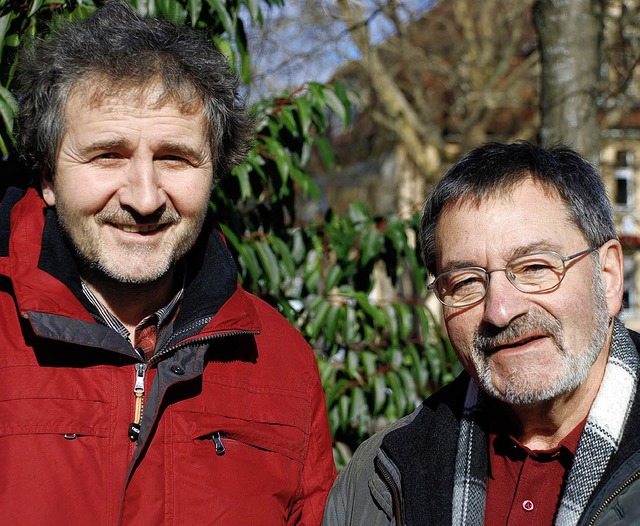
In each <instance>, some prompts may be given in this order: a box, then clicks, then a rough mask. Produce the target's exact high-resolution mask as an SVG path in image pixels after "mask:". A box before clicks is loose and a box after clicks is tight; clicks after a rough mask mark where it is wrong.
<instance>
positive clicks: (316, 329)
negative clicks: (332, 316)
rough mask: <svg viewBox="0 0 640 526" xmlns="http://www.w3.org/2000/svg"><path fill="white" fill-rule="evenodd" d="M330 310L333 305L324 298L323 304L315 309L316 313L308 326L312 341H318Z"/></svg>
mask: <svg viewBox="0 0 640 526" xmlns="http://www.w3.org/2000/svg"><path fill="white" fill-rule="evenodd" d="M330 308H331V304H330V303H329V302H328V301H325V300H324V298H322V299H321V303H320V304H319V306H318V307H317V308H316V309H315V312H313V315H312V318H311V321H310V322H309V323H308V324H307V334H308V336H309V337H310V338H311V339H312V340H314V339H316V338H317V337H318V335H319V334H320V333H321V332H322V329H323V328H324V321H325V319H326V318H327V314H328V313H329V309H330Z"/></svg>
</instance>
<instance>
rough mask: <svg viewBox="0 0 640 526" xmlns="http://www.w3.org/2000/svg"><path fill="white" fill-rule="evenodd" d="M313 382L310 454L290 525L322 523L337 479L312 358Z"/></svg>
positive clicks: (316, 524) (320, 391)
mask: <svg viewBox="0 0 640 526" xmlns="http://www.w3.org/2000/svg"><path fill="white" fill-rule="evenodd" d="M313 362H314V363H313V367H314V374H313V381H312V382H310V383H311V387H310V411H311V418H310V426H309V442H308V447H307V454H306V458H305V462H304V466H303V468H302V483H301V488H302V497H301V499H300V501H299V502H298V506H296V508H297V512H295V513H293V514H292V516H291V518H290V520H289V524H290V525H294V524H295V525H297V526H320V523H321V522H322V516H323V514H324V507H325V503H326V500H327V495H328V493H329V490H330V489H331V485H332V484H333V481H334V480H335V478H336V475H337V471H336V467H335V462H334V460H333V446H332V439H331V431H330V429H329V419H328V415H327V407H326V403H325V397H324V391H323V389H322V383H321V381H320V375H319V373H318V367H317V363H316V362H315V357H314V358H313Z"/></svg>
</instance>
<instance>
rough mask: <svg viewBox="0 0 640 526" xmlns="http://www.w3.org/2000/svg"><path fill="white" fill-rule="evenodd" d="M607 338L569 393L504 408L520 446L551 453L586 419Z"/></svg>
mask: <svg viewBox="0 0 640 526" xmlns="http://www.w3.org/2000/svg"><path fill="white" fill-rule="evenodd" d="M610 337H611V334H609V339H608V340H607V343H606V344H605V347H604V349H603V351H602V352H601V353H600V354H599V355H598V357H597V358H596V361H595V362H594V363H593V365H592V366H591V370H590V372H589V375H588V376H587V378H586V379H585V380H584V381H583V382H582V383H581V384H580V385H579V386H578V387H577V388H576V389H574V390H573V391H571V392H569V393H566V394H563V395H561V396H558V397H556V398H554V399H553V400H548V401H545V402H540V403H537V404H531V405H526V406H506V405H505V408H506V411H507V413H508V419H509V427H510V428H511V429H512V430H513V435H514V436H516V437H518V439H519V440H520V442H521V443H522V444H523V445H524V446H526V447H528V448H529V449H532V450H538V451H544V450H548V449H553V448H555V447H557V446H558V445H559V444H560V442H561V441H562V439H564V437H566V436H567V435H568V434H569V433H570V432H571V431H572V430H573V429H574V428H575V427H576V426H577V425H578V424H580V422H582V421H583V420H584V419H585V418H587V415H588V414H589V411H590V410H591V406H592V404H593V401H594V400H595V399H596V396H597V395H598V391H599V390H600V385H601V383H602V379H603V377H604V372H605V369H606V366H607V359H608V357H609V343H610Z"/></svg>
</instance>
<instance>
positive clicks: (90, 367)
mask: <svg viewBox="0 0 640 526" xmlns="http://www.w3.org/2000/svg"><path fill="white" fill-rule="evenodd" d="M16 86H17V88H16V91H17V93H18V96H19V100H20V104H21V106H20V114H19V118H18V145H19V147H20V149H21V152H22V154H23V155H24V156H25V158H26V159H27V160H28V161H29V162H31V163H32V165H33V166H34V167H36V168H37V169H38V170H39V172H40V174H41V178H40V185H39V188H38V189H35V188H30V189H28V190H27V191H26V192H23V191H18V190H15V189H11V190H9V191H8V192H7V194H6V195H5V196H4V199H3V202H2V205H1V207H0V377H1V378H2V380H1V381H0V495H2V498H1V499H0V517H2V523H3V524H20V525H44V524H51V525H58V524H60V525H62V524H64V525H75V524H77V525H87V524H92V525H117V524H135V525H136V526H140V525H160V524H175V525H186V524H191V525H199V524H216V525H224V526H227V525H239V526H246V525H265V526H274V525H278V524H283V525H284V524H287V525H291V524H304V525H317V524H319V523H320V521H321V519H322V512H323V508H324V501H325V497H326V494H327V492H328V490H329V488H330V486H331V483H332V481H333V479H334V477H335V467H334V464H333V457H332V450H331V437H330V434H329V429H328V421H327V417H326V411H325V404H324V396H323V391H322V385H321V383H320V379H319V375H318V372H317V366H316V362H315V358H314V355H313V352H312V351H311V349H310V348H309V347H308V345H307V344H306V342H305V341H304V339H303V338H302V337H301V336H300V335H299V334H298V333H297V332H296V331H295V329H294V328H293V327H291V326H290V325H289V324H288V323H287V322H286V321H285V320H284V319H283V318H282V317H281V316H280V315H279V314H277V313H276V312H275V311H274V310H273V309H272V308H270V307H269V306H267V305H266V304H265V303H263V302H262V301H260V300H259V299H257V298H256V297H254V296H252V295H250V294H248V293H247V292H245V291H244V290H242V288H241V287H240V286H239V285H238V284H237V271H236V268H235V265H234V262H233V260H232V258H231V255H230V253H229V252H228V250H227V248H226V246H225V243H224V241H223V239H222V237H221V235H220V234H219V232H218V231H217V230H216V229H215V225H214V222H213V220H212V218H211V217H209V215H208V214H207V209H208V200H209V196H210V192H211V188H212V186H213V185H214V184H215V183H216V182H217V180H218V179H219V178H220V177H221V176H222V175H223V174H224V173H225V172H227V171H228V170H229V169H230V168H231V167H232V166H233V165H235V164H238V163H239V162H241V161H242V160H243V158H244V156H245V154H246V152H247V150H248V148H249V146H250V140H249V137H250V133H251V128H252V122H251V119H250V118H249V117H248V116H247V113H246V111H245V108H244V106H243V104H242V103H241V102H240V99H239V97H238V93H237V81H236V79H235V78H234V77H233V76H232V75H231V74H230V73H229V70H228V65H227V63H226V61H225V60H224V58H223V57H222V55H221V54H220V53H218V52H217V51H215V50H214V49H213V48H212V46H211V45H210V43H209V42H208V41H207V40H206V39H205V38H204V36H203V35H200V34H198V33H196V32H194V31H192V30H190V29H185V28H182V27H179V26H177V25H174V24H171V23H168V22H165V21H161V20H152V19H145V18H143V17H141V16H139V15H138V14H137V13H135V12H134V11H133V10H132V9H130V8H129V7H127V6H126V5H124V4H122V3H119V2H111V3H107V4H106V5H105V6H104V8H102V9H101V10H99V11H98V12H97V13H96V14H94V15H93V16H92V17H90V18H88V19H86V20H85V21H82V22H79V23H77V22H76V23H69V24H66V25H65V26H63V27H60V28H58V29H57V30H56V31H55V32H54V34H53V36H52V38H50V39H48V40H46V41H41V42H36V43H34V44H33V45H32V46H31V47H29V48H27V49H26V50H25V52H24V53H23V55H22V57H21V61H20V70H19V72H18V74H17V77H16Z"/></svg>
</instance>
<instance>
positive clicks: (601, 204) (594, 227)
mask: <svg viewBox="0 0 640 526" xmlns="http://www.w3.org/2000/svg"><path fill="white" fill-rule="evenodd" d="M528 178H529V179H532V180H533V181H535V182H537V183H538V184H540V185H541V186H542V187H543V188H545V189H547V190H549V191H551V192H555V193H557V195H558V196H559V197H560V198H561V199H562V200H563V201H564V202H565V203H566V205H567V210H568V212H569V217H570V220H571V221H572V222H573V223H574V224H575V225H576V226H577V227H578V228H579V229H580V231H581V232H582V233H583V234H584V236H585V238H586V239H587V241H588V242H589V244H590V246H592V247H599V246H600V245H602V244H603V243H606V242H607V241H609V240H610V239H617V237H618V236H617V233H616V226H615V223H614V220H613V210H612V209H611V203H610V201H609V196H608V194H607V191H606V189H605V187H604V184H603V183H602V180H601V179H600V176H599V175H598V172H597V171H596V169H595V168H594V167H593V166H592V165H591V164H590V163H589V162H588V161H587V160H585V159H584V158H583V157H581V156H580V155H579V154H578V153H576V152H575V151H574V150H572V149H571V148H568V147H566V146H562V145H557V146H552V147H550V148H543V147H541V146H536V145H534V144H531V143H528V142H517V143H513V144H499V143H488V144H484V145H482V146H480V147H478V148H476V149H474V150H472V151H470V152H469V153H468V154H467V155H465V156H464V157H463V158H462V159H460V160H459V161H458V162H457V163H456V164H455V165H453V166H452V167H451V168H450V169H449V170H448V171H447V173H446V174H445V175H444V177H443V178H442V179H441V180H440V181H439V182H438V183H437V184H436V185H435V186H434V187H433V189H432V190H431V192H430V193H429V195H428V196H427V200H426V203H425V205H424V208H423V210H422V221H421V249H422V257H423V259H424V262H425V264H426V266H427V269H428V270H429V272H431V274H433V275H435V272H436V268H435V259H436V255H435V247H436V226H437V223H438V218H439V217H440V214H441V212H442V210H443V208H444V207H445V205H447V204H450V203H455V202H457V201H460V200H462V199H471V200H473V201H475V202H480V201H482V200H483V199H485V198H488V197H495V196H499V195H500V194H506V193H507V192H508V191H509V190H512V189H513V188H514V187H515V186H517V185H518V184H519V183H521V182H522V181H523V180H525V179H528Z"/></svg>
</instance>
